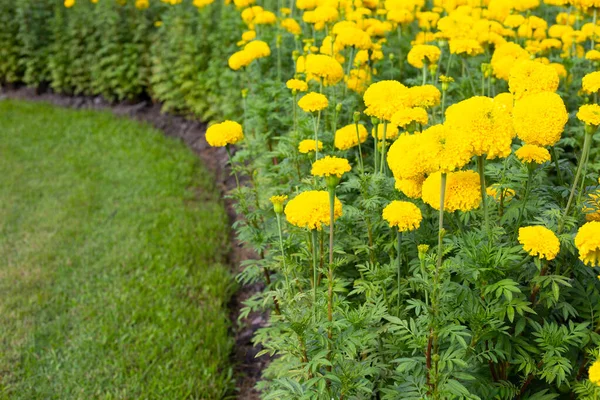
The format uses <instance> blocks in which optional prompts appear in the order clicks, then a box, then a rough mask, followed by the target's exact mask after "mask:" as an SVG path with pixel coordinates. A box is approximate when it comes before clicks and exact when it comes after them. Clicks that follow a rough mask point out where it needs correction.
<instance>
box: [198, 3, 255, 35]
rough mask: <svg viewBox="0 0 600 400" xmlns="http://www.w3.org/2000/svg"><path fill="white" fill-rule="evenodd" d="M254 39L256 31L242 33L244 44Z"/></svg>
mask: <svg viewBox="0 0 600 400" xmlns="http://www.w3.org/2000/svg"><path fill="white" fill-rule="evenodd" d="M196 1H197V0H194V3H195V2H196ZM202 1H205V0H202ZM254 39H256V31H246V32H244V33H242V40H243V41H244V42H249V41H251V40H254Z"/></svg>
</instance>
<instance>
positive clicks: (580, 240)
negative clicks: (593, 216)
mask: <svg viewBox="0 0 600 400" xmlns="http://www.w3.org/2000/svg"><path fill="white" fill-rule="evenodd" d="M575 247H577V250H579V259H580V260H581V261H583V263H584V264H585V265H589V266H591V267H595V266H599V265H600V222H598V221H591V222H587V223H586V224H584V225H583V226H582V227H581V228H579V231H578V232H577V235H576V236H575Z"/></svg>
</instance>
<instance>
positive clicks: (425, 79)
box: [423, 62, 427, 85]
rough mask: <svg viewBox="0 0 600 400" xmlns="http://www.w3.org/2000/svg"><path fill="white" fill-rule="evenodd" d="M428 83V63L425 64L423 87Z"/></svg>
mask: <svg viewBox="0 0 600 400" xmlns="http://www.w3.org/2000/svg"><path fill="white" fill-rule="evenodd" d="M426 83H427V63H425V62H424V63H423V85H425V84H426Z"/></svg>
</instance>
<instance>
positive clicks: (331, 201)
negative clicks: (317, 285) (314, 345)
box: [327, 187, 335, 371]
mask: <svg viewBox="0 0 600 400" xmlns="http://www.w3.org/2000/svg"><path fill="white" fill-rule="evenodd" d="M334 211H335V187H330V188H329V270H328V277H327V281H328V288H327V320H328V321H329V326H328V328H327V338H328V339H329V342H328V347H329V353H328V356H327V358H328V360H329V361H331V353H332V351H333V342H332V339H333V326H332V325H333V232H334V223H335V212H334ZM328 370H329V371H331V366H329V367H328Z"/></svg>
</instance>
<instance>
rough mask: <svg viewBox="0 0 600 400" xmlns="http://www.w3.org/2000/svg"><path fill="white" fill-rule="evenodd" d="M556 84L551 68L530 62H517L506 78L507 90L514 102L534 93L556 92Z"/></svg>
mask: <svg viewBox="0 0 600 400" xmlns="http://www.w3.org/2000/svg"><path fill="white" fill-rule="evenodd" d="M558 83H559V79H558V74H557V73H556V70H555V69H554V68H553V67H550V66H548V65H544V64H541V63H539V62H535V61H531V60H522V61H518V62H517V63H516V64H515V66H514V67H512V68H511V70H510V76H509V78H508V88H509V90H510V92H511V93H512V94H513V95H514V96H515V99H516V100H519V99H521V98H522V97H525V96H528V95H531V94H535V93H540V92H556V90H557V89H558Z"/></svg>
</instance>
